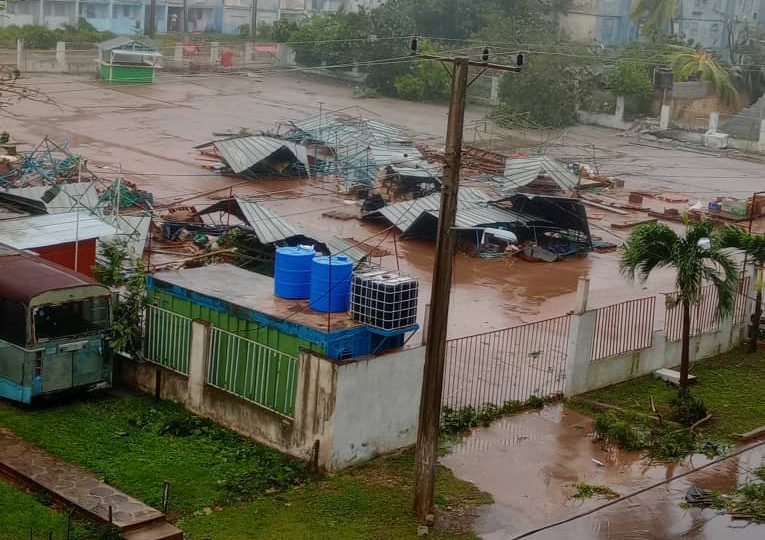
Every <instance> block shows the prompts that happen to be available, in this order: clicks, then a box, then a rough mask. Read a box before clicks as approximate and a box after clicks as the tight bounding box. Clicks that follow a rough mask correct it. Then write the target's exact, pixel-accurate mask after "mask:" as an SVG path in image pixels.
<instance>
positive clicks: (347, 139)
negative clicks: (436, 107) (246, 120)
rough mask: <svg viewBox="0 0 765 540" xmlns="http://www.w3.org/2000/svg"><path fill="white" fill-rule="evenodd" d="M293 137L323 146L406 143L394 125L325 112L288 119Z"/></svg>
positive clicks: (406, 140) (360, 117) (407, 142)
mask: <svg viewBox="0 0 765 540" xmlns="http://www.w3.org/2000/svg"><path fill="white" fill-rule="evenodd" d="M290 125H291V126H292V127H293V128H294V131H295V133H293V136H297V137H302V138H306V137H307V138H309V139H310V140H311V141H313V142H317V143H321V144H325V145H326V146H332V147H337V146H358V145H367V146H371V145H387V144H399V145H400V144H409V143H410V141H409V140H408V139H407V138H406V137H404V136H403V135H402V133H401V130H400V129H398V128H397V127H394V126H391V125H388V124H386V123H384V122H379V121H377V120H371V119H369V118H364V117H362V116H352V115H347V114H343V113H324V114H319V115H316V116H309V117H308V118H304V119H303V120H298V121H295V122H291V123H290Z"/></svg>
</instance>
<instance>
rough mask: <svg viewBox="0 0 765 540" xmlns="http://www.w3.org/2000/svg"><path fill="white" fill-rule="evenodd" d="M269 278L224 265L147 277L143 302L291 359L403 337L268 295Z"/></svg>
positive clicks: (345, 352) (381, 345)
mask: <svg viewBox="0 0 765 540" xmlns="http://www.w3.org/2000/svg"><path fill="white" fill-rule="evenodd" d="M273 291H274V279H273V278H270V277H267V276H263V275H260V274H256V273H254V272H249V271H247V270H243V269H241V268H237V267H235V266H232V265H229V264H217V265H210V266H205V267H200V268H191V269H185V270H181V271H178V272H163V273H159V274H156V275H154V276H149V277H148V278H147V301H148V302H149V303H151V304H154V305H158V306H159V307H161V308H163V309H166V310H168V311H171V312H173V313H177V314H179V315H182V316H184V317H190V318H193V319H199V320H204V321H207V322H209V323H210V324H211V325H212V326H214V327H216V328H220V329H222V330H225V331H227V332H230V333H232V334H236V335H240V336H242V337H245V338H247V339H251V340H253V341H256V342H258V343H262V344H263V345H267V346H268V347H271V348H272V349H275V350H278V351H280V352H283V353H285V354H288V355H291V356H297V354H298V353H299V352H300V350H303V349H305V350H311V351H314V352H317V353H320V354H323V355H325V356H327V357H329V358H334V359H338V360H342V359H348V358H354V357H358V356H366V355H369V354H375V353H379V352H383V351H387V350H390V349H394V348H397V347H400V346H402V345H403V343H404V333H405V332H410V331H414V330H416V329H417V327H416V326H415V327H412V328H407V329H401V330H398V331H395V332H382V331H378V330H375V329H372V328H369V327H367V326H365V325H362V324H359V323H356V322H354V321H353V320H352V319H351V318H350V317H349V316H348V315H347V314H339V315H333V316H331V317H328V316H327V315H326V314H321V313H317V312H315V311H312V310H310V309H309V308H308V306H307V305H306V302H305V301H299V300H283V299H279V298H276V297H274V294H273Z"/></svg>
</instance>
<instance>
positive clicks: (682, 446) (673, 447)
mask: <svg viewBox="0 0 765 540" xmlns="http://www.w3.org/2000/svg"><path fill="white" fill-rule="evenodd" d="M695 450H696V440H695V438H694V436H693V434H692V433H691V432H690V431H688V430H682V431H669V430H665V431H663V432H661V433H659V434H658V435H657V436H656V438H655V439H654V441H653V443H652V445H651V450H650V452H649V453H648V455H649V456H650V457H651V458H653V459H655V460H658V461H680V460H681V459H683V458H685V457H686V456H688V455H689V454H692V453H693V452H694V451H695Z"/></svg>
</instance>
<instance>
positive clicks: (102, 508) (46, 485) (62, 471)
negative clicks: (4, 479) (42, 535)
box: [0, 428, 180, 538]
mask: <svg viewBox="0 0 765 540" xmlns="http://www.w3.org/2000/svg"><path fill="white" fill-rule="evenodd" d="M0 470H2V471H3V472H4V473H6V474H9V475H10V476H11V477H13V478H16V479H19V480H21V482H22V483H31V484H33V485H34V486H37V487H39V488H42V489H43V490H45V491H47V492H49V493H51V494H52V495H53V496H54V497H56V498H58V499H60V500H63V501H65V502H66V504H67V506H69V505H71V506H74V507H75V508H77V509H78V510H80V511H82V512H84V513H85V514H88V515H90V516H93V517H95V518H98V519H99V520H102V521H106V522H108V521H109V518H110V510H111V519H112V523H114V525H116V526H117V527H119V528H121V529H128V528H136V527H140V526H143V525H146V524H151V523H155V522H163V521H164V517H165V515H164V514H163V513H162V512H160V511H159V510H155V509H154V508H152V507H150V506H147V505H145V504H144V503H142V502H141V501H139V500H137V499H134V498H133V497H130V496H128V495H126V494H124V493H122V492H121V491H118V490H117V489H115V488H113V487H111V486H109V485H107V484H104V483H103V482H101V481H100V480H99V479H98V478H97V477H96V476H95V475H93V474H90V473H87V472H85V471H83V470H82V469H80V468H79V467H76V466H74V465H71V464H69V463H67V462H65V461H62V460H60V459H58V458H56V457H54V456H51V455H50V454H48V453H47V452H44V451H42V450H40V449H39V448H37V447H35V446H34V445H32V444H30V443H28V442H26V441H24V440H23V439H20V438H19V437H16V436H15V435H14V434H13V433H11V432H10V431H8V430H7V429H2V428H0ZM162 525H163V526H164V527H165V528H166V527H167V525H164V524H162ZM175 530H176V532H180V531H178V530H177V529H175ZM168 538H169V536H168Z"/></svg>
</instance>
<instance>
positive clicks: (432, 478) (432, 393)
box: [412, 38, 523, 524]
mask: <svg viewBox="0 0 765 540" xmlns="http://www.w3.org/2000/svg"><path fill="white" fill-rule="evenodd" d="M412 50H413V52H415V53H417V38H414V39H413V40H412ZM417 56H418V57H419V58H424V59H429V60H438V61H441V62H444V63H450V64H453V65H454V71H453V74H452V97H451V104H450V105H449V121H448V125H447V132H446V155H445V165H444V177H443V182H442V186H441V203H440V210H439V213H438V237H437V240H436V258H435V265H434V268H433V285H432V288H431V294H430V311H429V313H428V323H427V330H426V331H427V336H428V340H427V344H426V349H425V367H424V369H423V377H422V393H421V395H420V415H419V422H418V425H417V447H416V450H415V473H414V474H415V478H414V511H415V513H416V514H417V520H418V522H419V523H421V524H429V521H430V519H429V516H431V515H432V512H433V494H434V489H435V483H436V460H437V458H438V435H439V431H440V417H441V394H442V390H443V381H444V357H445V353H446V333H447V321H448V318H449V299H450V296H451V282H452V268H453V262H454V240H455V236H454V221H455V217H456V214H457V200H458V199H457V195H458V190H459V180H460V169H461V164H462V138H463V130H464V124H465V100H466V96H467V88H468V86H470V84H472V82H474V81H475V80H476V79H477V78H478V77H480V76H481V75H482V74H483V73H484V72H485V71H487V70H489V69H496V70H501V71H514V72H518V71H520V67H519V66H521V65H522V64H523V55H520V54H519V55H518V58H517V63H516V65H514V66H509V65H499V64H489V63H488V60H489V49H484V51H483V55H482V60H483V62H473V61H471V60H470V59H468V58H466V57H462V56H461V57H457V58H443V57H440V56H433V55H424V54H422V55H421V54H418V55H417ZM470 66H475V67H479V68H482V69H483V71H481V72H479V73H478V75H476V77H475V78H474V79H473V80H472V81H470V82H468V72H469V69H470Z"/></svg>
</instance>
